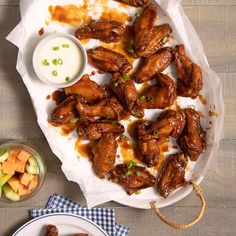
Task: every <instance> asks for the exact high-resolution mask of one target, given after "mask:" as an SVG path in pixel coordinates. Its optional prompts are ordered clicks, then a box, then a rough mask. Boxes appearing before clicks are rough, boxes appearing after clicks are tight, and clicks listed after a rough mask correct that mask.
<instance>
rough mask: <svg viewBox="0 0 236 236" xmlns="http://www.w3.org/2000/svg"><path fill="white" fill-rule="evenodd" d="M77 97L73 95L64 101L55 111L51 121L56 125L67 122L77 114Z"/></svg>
mask: <svg viewBox="0 0 236 236" xmlns="http://www.w3.org/2000/svg"><path fill="white" fill-rule="evenodd" d="M76 103H77V97H76V96H74V95H71V96H69V97H67V98H66V99H65V100H64V101H62V102H61V103H60V104H59V105H58V106H57V107H56V108H55V109H54V110H53V111H52V115H51V118H50V119H49V123H50V124H52V125H54V126H60V125H62V124H67V123H69V122H70V120H71V119H72V118H73V117H75V116H76V114H77V112H76V109H75V107H76Z"/></svg>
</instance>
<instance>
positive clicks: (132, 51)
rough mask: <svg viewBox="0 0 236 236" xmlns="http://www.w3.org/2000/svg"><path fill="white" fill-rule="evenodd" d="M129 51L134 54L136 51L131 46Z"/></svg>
mask: <svg viewBox="0 0 236 236" xmlns="http://www.w3.org/2000/svg"><path fill="white" fill-rule="evenodd" d="M127 52H128V53H130V54H132V55H133V54H134V53H135V51H134V49H133V48H131V47H130V48H127Z"/></svg>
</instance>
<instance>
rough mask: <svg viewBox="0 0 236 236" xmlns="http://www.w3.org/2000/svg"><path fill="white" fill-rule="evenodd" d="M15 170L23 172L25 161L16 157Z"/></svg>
mask: <svg viewBox="0 0 236 236" xmlns="http://www.w3.org/2000/svg"><path fill="white" fill-rule="evenodd" d="M15 171H17V172H20V173H24V172H25V162H23V161H21V160H19V159H16V162H15Z"/></svg>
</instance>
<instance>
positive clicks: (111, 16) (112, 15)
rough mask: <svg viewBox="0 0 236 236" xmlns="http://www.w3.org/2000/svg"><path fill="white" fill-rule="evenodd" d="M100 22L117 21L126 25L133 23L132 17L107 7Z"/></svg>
mask: <svg viewBox="0 0 236 236" xmlns="http://www.w3.org/2000/svg"><path fill="white" fill-rule="evenodd" d="M100 20H103V21H111V20H115V21H118V22H120V23H122V24H125V23H126V22H131V21H132V17H131V16H129V15H128V14H126V13H124V12H121V11H118V10H116V9H114V8H112V9H111V8H109V7H105V8H104V10H103V12H102V15H101V16H100Z"/></svg>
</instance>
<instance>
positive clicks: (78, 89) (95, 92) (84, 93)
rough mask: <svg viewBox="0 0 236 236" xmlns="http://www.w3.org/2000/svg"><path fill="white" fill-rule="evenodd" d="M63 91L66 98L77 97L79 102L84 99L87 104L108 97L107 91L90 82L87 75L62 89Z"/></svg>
mask: <svg viewBox="0 0 236 236" xmlns="http://www.w3.org/2000/svg"><path fill="white" fill-rule="evenodd" d="M64 91H65V94H66V95H67V96H69V95H77V96H78V98H80V100H81V99H84V100H85V101H86V102H87V103H89V104H91V103H95V102H99V101H101V100H102V99H104V98H107V97H108V91H107V89H106V88H105V87H103V86H100V85H98V84H97V83H96V82H95V81H93V80H91V79H90V77H89V75H87V74H86V75H83V77H82V78H81V79H80V80H79V81H78V82H77V83H75V84H73V85H71V86H69V87H66V88H64Z"/></svg>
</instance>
